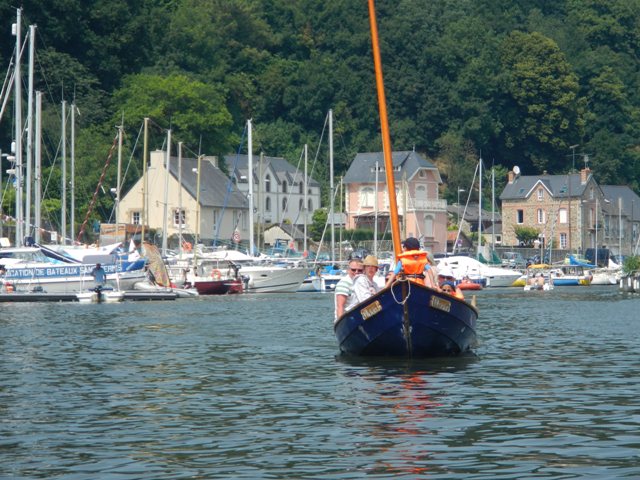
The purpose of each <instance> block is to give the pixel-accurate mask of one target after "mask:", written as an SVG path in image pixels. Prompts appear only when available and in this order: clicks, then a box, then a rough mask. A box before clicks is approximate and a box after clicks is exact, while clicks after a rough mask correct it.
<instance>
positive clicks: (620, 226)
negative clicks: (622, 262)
mask: <svg viewBox="0 0 640 480" xmlns="http://www.w3.org/2000/svg"><path fill="white" fill-rule="evenodd" d="M500 199H501V200H502V244H503V245H506V246H516V245H518V240H517V238H516V233H515V230H516V228H517V227H519V226H523V227H531V228H534V229H536V230H538V232H539V239H540V241H541V242H542V245H543V246H547V245H549V242H550V241H552V242H553V246H554V247H555V248H560V249H566V250H569V251H580V252H583V251H584V250H585V249H586V248H592V247H595V246H596V245H599V246H601V245H604V244H611V242H614V243H613V244H612V245H610V246H612V247H614V249H615V250H616V251H618V253H631V252H632V251H633V248H634V247H633V244H634V242H635V240H637V238H638V235H637V234H638V225H639V224H640V219H639V218H634V217H638V216H639V215H638V214H637V213H636V212H634V211H633V210H634V206H635V204H636V203H637V202H640V198H638V196H637V195H636V194H635V193H633V191H632V190H631V189H629V188H628V187H622V186H605V187H600V186H599V185H598V184H597V182H596V181H595V179H594V177H593V174H592V172H591V170H590V169H589V168H588V167H585V168H583V169H582V170H580V172H578V173H569V174H563V175H549V174H547V173H546V172H544V173H543V174H542V175H532V176H521V175H519V172H518V171H517V169H516V171H515V172H514V171H511V172H509V177H508V182H507V185H506V186H505V188H504V190H503V192H502V194H501V195H500ZM614 217H615V218H617V224H616V223H615V221H614ZM634 232H635V233H634ZM616 240H617V241H616ZM615 247H617V248H615Z"/></svg>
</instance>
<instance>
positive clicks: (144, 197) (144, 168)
mask: <svg viewBox="0 0 640 480" xmlns="http://www.w3.org/2000/svg"><path fill="white" fill-rule="evenodd" d="M143 145H144V146H143V148H142V231H141V233H140V238H141V242H142V243H143V244H144V226H145V225H146V224H147V221H148V220H147V191H148V189H149V185H148V184H147V155H148V154H149V117H145V119H144V139H143Z"/></svg>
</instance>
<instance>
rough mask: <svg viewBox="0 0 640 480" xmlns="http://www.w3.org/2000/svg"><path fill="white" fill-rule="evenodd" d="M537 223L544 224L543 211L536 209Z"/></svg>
mask: <svg viewBox="0 0 640 480" xmlns="http://www.w3.org/2000/svg"><path fill="white" fill-rule="evenodd" d="M538 223H544V210H543V209H541V208H539V209H538Z"/></svg>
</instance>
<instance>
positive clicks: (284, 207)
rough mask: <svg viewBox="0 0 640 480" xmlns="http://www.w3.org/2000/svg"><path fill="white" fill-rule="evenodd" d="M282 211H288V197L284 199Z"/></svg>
mask: <svg viewBox="0 0 640 480" xmlns="http://www.w3.org/2000/svg"><path fill="white" fill-rule="evenodd" d="M282 211H283V212H286V211H287V199H286V198H283V199H282Z"/></svg>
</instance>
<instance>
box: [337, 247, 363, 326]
mask: <svg viewBox="0 0 640 480" xmlns="http://www.w3.org/2000/svg"><path fill="white" fill-rule="evenodd" d="M362 272H363V266H362V260H360V259H359V258H354V259H352V260H350V261H349V266H348V267H347V275H345V276H344V277H342V278H341V279H340V281H339V282H338V283H336V288H335V309H336V310H335V318H334V322H335V321H337V320H338V319H339V318H340V317H341V316H342V315H343V314H344V312H345V311H347V310H349V309H351V308H352V307H353V306H354V305H355V304H356V303H358V302H357V301H356V298H355V296H354V295H353V279H354V278H355V277H356V276H357V275H362Z"/></svg>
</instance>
